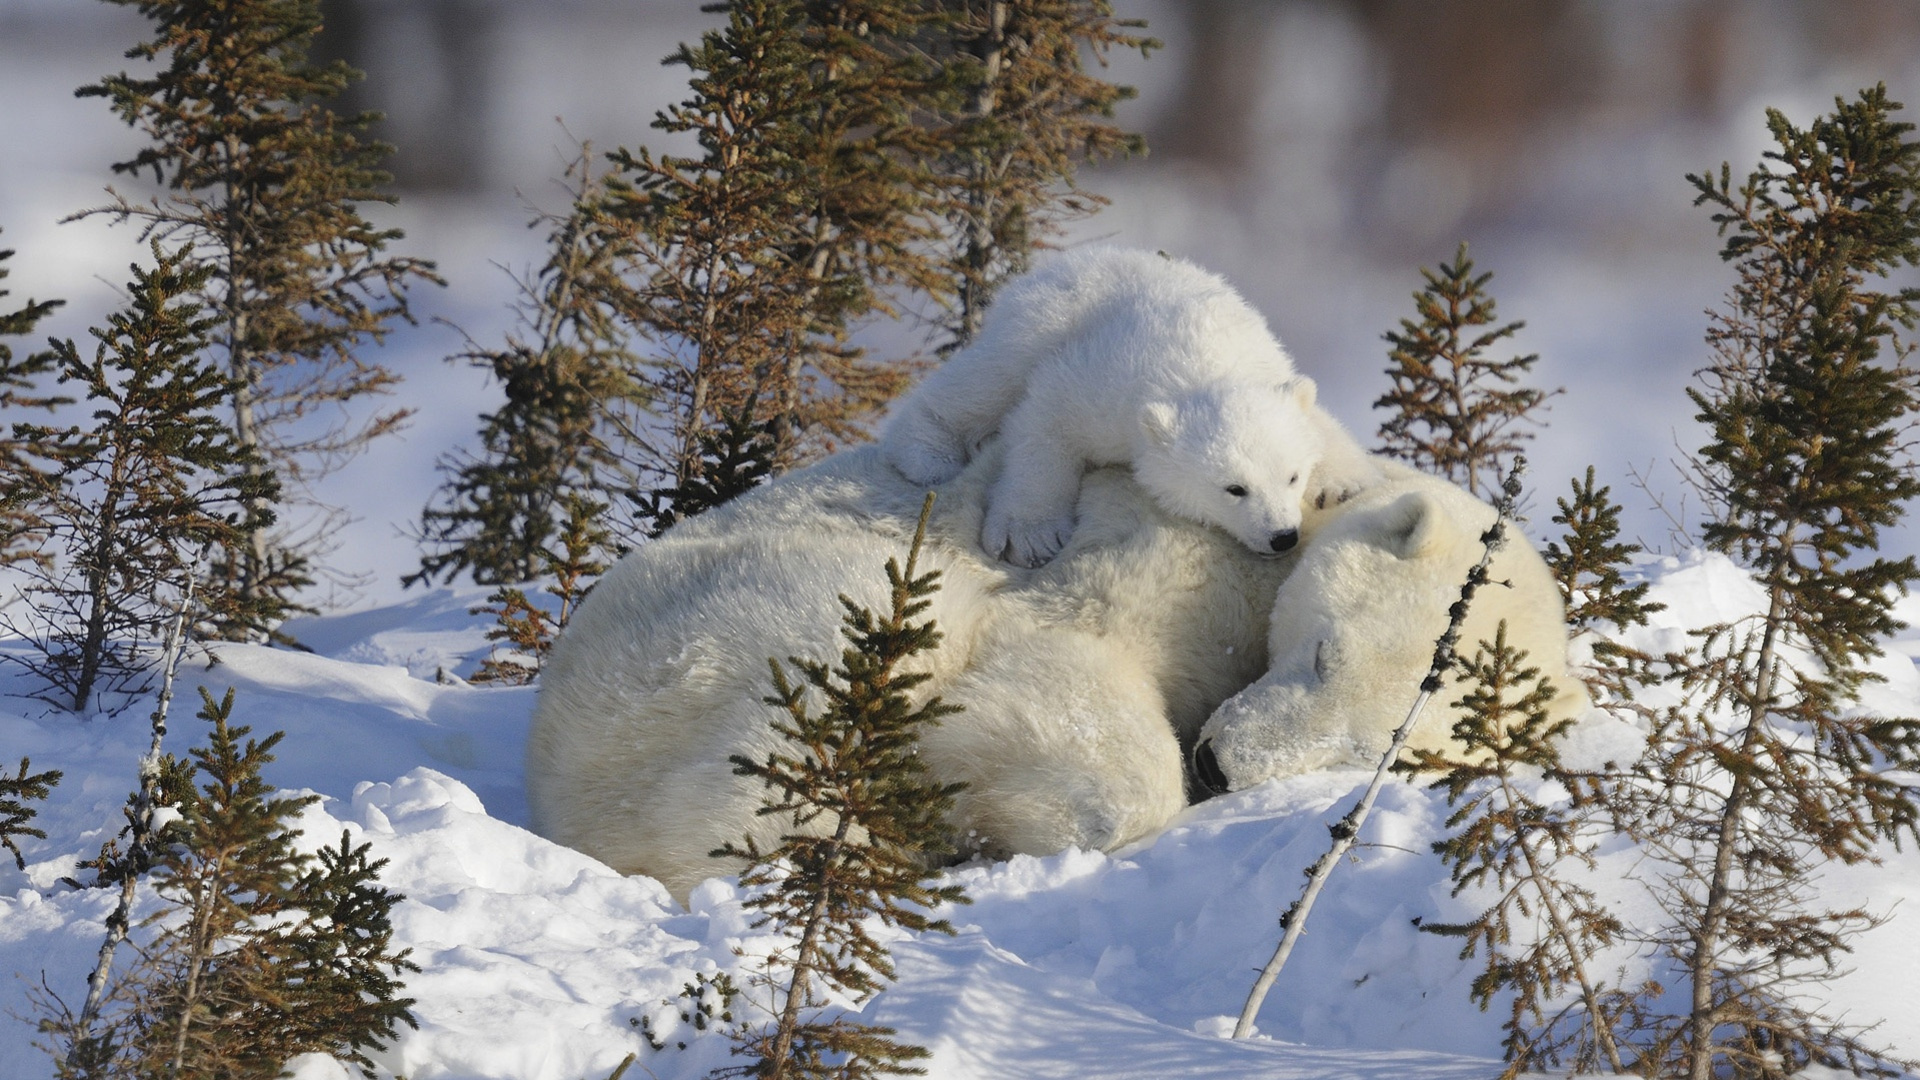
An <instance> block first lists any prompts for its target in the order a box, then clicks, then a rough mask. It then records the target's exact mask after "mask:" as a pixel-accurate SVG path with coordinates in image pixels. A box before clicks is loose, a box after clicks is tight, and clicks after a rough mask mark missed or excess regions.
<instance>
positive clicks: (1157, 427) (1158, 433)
mask: <svg viewBox="0 0 1920 1080" xmlns="http://www.w3.org/2000/svg"><path fill="white" fill-rule="evenodd" d="M1178 422H1179V415H1178V414H1177V413H1176V412H1175V411H1174V408H1173V406H1172V405H1169V404H1167V403H1166V402H1164V401H1149V402H1147V403H1146V404H1145V405H1142V406H1140V427H1141V428H1142V429H1143V430H1145V431H1146V433H1147V438H1148V439H1150V440H1152V442H1153V444H1154V445H1155V446H1158V447H1159V448H1160V449H1162V450H1165V449H1166V448H1168V447H1170V446H1172V445H1173V433H1174V427H1175V425H1176V424H1177V423H1178Z"/></svg>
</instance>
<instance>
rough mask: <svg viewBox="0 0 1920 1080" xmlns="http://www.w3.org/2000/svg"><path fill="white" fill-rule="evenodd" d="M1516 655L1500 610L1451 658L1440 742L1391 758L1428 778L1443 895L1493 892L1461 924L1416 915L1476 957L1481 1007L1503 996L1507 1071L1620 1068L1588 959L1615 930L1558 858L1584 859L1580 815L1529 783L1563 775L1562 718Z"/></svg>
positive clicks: (1587, 859)
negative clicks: (1436, 804) (1446, 885)
mask: <svg viewBox="0 0 1920 1080" xmlns="http://www.w3.org/2000/svg"><path fill="white" fill-rule="evenodd" d="M1525 661H1526V653H1525V652H1523V651H1521V650H1518V649H1515V648H1514V647H1513V646H1511V645H1509V644H1508V643H1507V625H1506V623H1505V622H1504V621H1503V622H1501V624H1500V627H1499V629H1498V630H1497V631H1496V633H1495V635H1494V639H1493V641H1491V642H1486V641H1483V642H1481V643H1480V647H1479V650H1478V651H1477V652H1476V653H1475V654H1474V655H1473V656H1472V657H1467V658H1462V660H1461V661H1460V668H1461V676H1462V678H1461V682H1462V684H1463V685H1465V686H1467V687H1469V689H1468V691H1467V693H1466V696H1465V697H1463V698H1461V699H1460V700H1459V701H1457V702H1455V703H1454V704H1455V707H1456V708H1457V709H1458V710H1459V715H1460V719H1458V720H1456V721H1455V722H1454V725H1453V742H1452V745H1451V747H1450V748H1449V749H1448V750H1446V751H1435V750H1416V751H1413V752H1412V753H1411V754H1410V755H1409V757H1408V759H1406V760H1405V761H1403V762H1401V763H1397V764H1396V765H1395V768H1396V769H1397V770H1399V771H1402V772H1407V773H1422V772H1431V773H1438V774H1439V776H1438V778H1437V779H1435V780H1434V781H1433V782H1432V783H1431V784H1430V785H1429V786H1431V787H1433V788H1436V789H1445V791H1446V793H1447V805H1448V806H1449V807H1451V808H1452V813H1451V814H1450V815H1449V816H1448V817H1447V828H1448V829H1450V830H1454V831H1453V832H1452V834H1451V835H1449V836H1448V837H1447V838H1445V839H1443V840H1438V841H1435V842H1434V844H1433V850H1434V851H1435V852H1436V853H1438V854H1439V856H1440V858H1441V860H1442V861H1443V862H1445V863H1446V864H1447V866H1448V869H1449V871H1450V873H1451V875H1452V878H1453V894H1454V895H1455V896H1458V895H1460V893H1461V892H1463V891H1465V890H1467V889H1470V888H1476V887H1477V888H1481V889H1490V890H1491V891H1492V893H1493V902H1492V903H1491V904H1490V905H1489V906H1488V907H1487V908H1486V909H1484V910H1483V911H1481V912H1480V913H1479V915H1477V916H1476V917H1475V918H1474V919H1473V920H1471V921H1469V922H1465V923H1433V922H1429V923H1425V924H1423V925H1422V926H1421V927H1420V928H1421V929H1422V930H1425V931H1427V932H1429V933H1434V934H1442V935H1446V936H1450V937H1458V938H1462V939H1463V940H1464V944H1463V945H1462V946H1461V950H1460V958H1461V959H1462V960H1466V959H1470V958H1472V957H1473V956H1475V955H1476V954H1477V955H1479V956H1481V958H1482V966H1481V971H1480V973H1479V974H1478V975H1476V976H1475V977H1474V980H1473V984H1472V987H1471V990H1470V993H1471V995H1472V997H1473V1000H1474V1001H1475V1002H1476V1003H1477V1004H1478V1005H1479V1006H1480V1008H1481V1009H1482V1010H1485V1009H1486V1008H1487V1007H1488V1005H1490V1004H1491V1003H1492V1002H1493V1000H1494V998H1496V997H1498V996H1499V995H1501V994H1503V993H1510V994H1512V996H1513V998H1512V1002H1511V1007H1510V1009H1509V1011H1508V1014H1507V1019H1506V1020H1505V1021H1504V1022H1503V1023H1502V1025H1501V1026H1502V1027H1503V1028H1504V1029H1505V1031H1506V1033H1507V1034H1506V1037H1505V1038H1504V1039H1503V1040H1502V1042H1501V1046H1502V1047H1503V1049H1504V1050H1505V1054H1506V1059H1507V1063H1508V1064H1507V1071H1506V1072H1505V1073H1504V1074H1503V1076H1505V1077H1509V1078H1510V1077H1514V1076H1517V1075H1519V1074H1520V1073H1522V1072H1529V1071H1545V1070H1546V1069H1549V1068H1555V1067H1559V1066H1561V1065H1565V1066H1567V1067H1568V1068H1570V1069H1571V1070H1572V1071H1574V1072H1592V1071H1594V1070H1595V1069H1596V1068H1598V1067H1599V1066H1600V1065H1602V1064H1604V1065H1606V1066H1608V1067H1610V1068H1611V1069H1612V1070H1613V1071H1614V1072H1616V1073H1618V1072H1622V1071H1624V1066H1623V1064H1622V1059H1621V1056H1620V1052H1619V1049H1618V1047H1617V1046H1616V1045H1615V1041H1614V1033H1613V1026H1614V1018H1613V1016H1612V1015H1611V1012H1610V1009H1609V1004H1608V1003H1610V1002H1611V1001H1613V1000H1616V999H1617V996H1618V995H1617V994H1614V993H1610V992H1609V991H1608V988H1607V987H1606V986H1604V985H1603V984H1602V983H1601V982H1599V981H1598V979H1597V978H1596V976H1595V974H1594V972H1593V971H1592V970H1591V961H1592V959H1593V956H1594V954H1595V953H1596V952H1597V951H1598V950H1599V949H1601V948H1604V947H1606V946H1608V945H1611V944H1612V943H1613V942H1614V941H1615V940H1616V939H1618V938H1620V937H1621V936H1622V934H1623V932H1624V930H1625V927H1624V926H1623V925H1622V923H1621V922H1620V920H1619V919H1618V918H1617V917H1615V916H1614V915H1613V913H1612V912H1610V911H1608V910H1607V909H1606V908H1605V907H1604V906H1603V905H1602V904H1601V903H1600V901H1599V900H1598V898H1597V897H1595V896H1594V894H1593V892H1592V890H1590V889H1587V888H1585V887H1583V886H1580V885H1578V884H1576V883H1574V882H1573V881H1571V880H1569V879H1568V877H1567V876H1566V874H1565V873H1564V867H1565V866H1566V865H1567V864H1568V863H1570V862H1571V863H1577V864H1580V865H1582V866H1585V867H1591V866H1592V865H1593V856H1592V854H1591V852H1592V846H1593V843H1594V841H1593V838H1592V835H1591V832H1590V831H1589V830H1588V828H1587V826H1588V824H1589V822H1588V821H1587V819H1586V817H1585V815H1583V814H1581V813H1580V812H1579V810H1578V808H1576V807H1574V806H1572V805H1570V804H1569V803H1568V802H1567V801H1565V800H1564V799H1561V800H1556V799H1554V798H1553V797H1552V796H1551V795H1549V794H1546V793H1543V792H1542V791H1541V790H1540V783H1541V781H1542V780H1556V779H1561V778H1562V774H1561V770H1560V752H1559V749H1558V747H1557V745H1556V740H1558V739H1559V738H1560V737H1561V736H1562V735H1563V734H1564V733H1565V732H1566V730H1567V729H1568V728H1570V727H1572V726H1573V721H1572V720H1571V719H1565V720H1561V721H1559V722H1558V723H1555V722H1552V721H1551V720H1549V718H1548V716H1547V706H1548V704H1549V703H1551V702H1552V700H1553V697H1554V694H1555V690H1554V688H1553V685H1552V684H1551V683H1550V682H1548V681H1547V680H1546V679H1545V678H1543V677H1542V676H1541V675H1540V669H1539V668H1536V667H1528V666H1526V663H1525Z"/></svg>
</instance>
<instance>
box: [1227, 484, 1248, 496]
mask: <svg viewBox="0 0 1920 1080" xmlns="http://www.w3.org/2000/svg"><path fill="white" fill-rule="evenodd" d="M1227 494H1229V495H1231V496H1233V497H1234V498H1236V499H1244V498H1246V497H1247V489H1246V488H1244V487H1241V486H1240V485H1239V484H1228V485H1227Z"/></svg>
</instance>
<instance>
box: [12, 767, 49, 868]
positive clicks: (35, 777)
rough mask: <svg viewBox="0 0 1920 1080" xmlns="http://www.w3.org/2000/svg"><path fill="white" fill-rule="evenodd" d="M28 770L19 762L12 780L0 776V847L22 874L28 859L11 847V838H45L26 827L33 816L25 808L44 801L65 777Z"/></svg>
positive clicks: (40, 832) (43, 835)
mask: <svg viewBox="0 0 1920 1080" xmlns="http://www.w3.org/2000/svg"><path fill="white" fill-rule="evenodd" d="M31 766H32V762H31V761H29V760H28V759H27V758H21V759H20V771H19V773H17V774H16V775H13V776H8V775H7V774H6V773H0V847H5V848H6V849H7V850H8V851H10V852H12V853H13V863H14V865H15V866H17V867H19V868H20V869H22V870H25V869H26V868H27V857H26V856H25V855H23V854H21V852H20V848H19V847H18V846H17V845H16V844H14V842H13V839H14V837H16V836H31V837H33V838H35V839H38V840H45V839H46V838H47V834H46V831H45V830H43V829H37V828H34V827H33V826H32V825H29V824H28V822H30V821H32V820H33V819H34V816H35V811H34V808H33V807H32V806H30V805H28V804H29V803H34V802H39V801H41V800H44V799H45V798H46V797H47V793H48V792H50V791H52V790H53V786H54V785H55V784H58V783H59V782H60V777H61V776H63V775H65V774H63V773H62V772H61V771H60V770H59V769H49V770H47V771H46V772H43V773H31V774H29V772H28V771H27V770H28V769H29V768H30V767H31Z"/></svg>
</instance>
